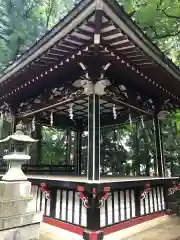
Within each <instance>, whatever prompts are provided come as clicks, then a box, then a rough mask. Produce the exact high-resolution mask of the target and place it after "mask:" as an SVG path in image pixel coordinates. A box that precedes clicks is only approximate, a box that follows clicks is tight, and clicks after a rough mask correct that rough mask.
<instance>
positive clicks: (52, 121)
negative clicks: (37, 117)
mask: <svg viewBox="0 0 180 240" xmlns="http://www.w3.org/2000/svg"><path fill="white" fill-rule="evenodd" d="M53 123H54V119H53V112H51V115H50V125H51V127H52V126H53Z"/></svg>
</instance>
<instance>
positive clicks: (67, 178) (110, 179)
mask: <svg viewBox="0 0 180 240" xmlns="http://www.w3.org/2000/svg"><path fill="white" fill-rule="evenodd" d="M27 176H28V178H31V179H42V180H43V179H46V180H55V181H68V182H94V183H95V182H98V183H106V182H128V181H145V180H160V179H173V178H174V179H177V178H178V177H118V176H117V177H101V179H100V180H99V181H88V180H87V177H86V176H65V175H63V176H52V175H27Z"/></svg>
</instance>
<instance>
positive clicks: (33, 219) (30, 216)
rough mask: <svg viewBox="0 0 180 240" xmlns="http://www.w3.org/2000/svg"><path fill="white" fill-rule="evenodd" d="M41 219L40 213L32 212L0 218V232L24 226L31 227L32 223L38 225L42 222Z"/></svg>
mask: <svg viewBox="0 0 180 240" xmlns="http://www.w3.org/2000/svg"><path fill="white" fill-rule="evenodd" d="M42 217H43V215H42V213H41V212H34V213H27V214H21V215H17V216H11V217H5V218H0V231H1V230H5V229H10V228H15V227H21V226H25V225H31V224H34V223H40V222H41V221H42Z"/></svg>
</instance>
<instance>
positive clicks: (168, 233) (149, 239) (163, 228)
mask: <svg viewBox="0 0 180 240" xmlns="http://www.w3.org/2000/svg"><path fill="white" fill-rule="evenodd" d="M125 240H180V217H172V218H171V219H170V220H169V221H168V222H166V223H164V224H161V225H159V226H157V227H154V228H151V229H149V230H146V231H144V232H141V233H138V234H136V235H134V236H132V237H128V238H126V239H125Z"/></svg>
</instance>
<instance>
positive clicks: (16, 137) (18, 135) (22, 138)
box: [0, 123, 38, 144]
mask: <svg viewBox="0 0 180 240" xmlns="http://www.w3.org/2000/svg"><path fill="white" fill-rule="evenodd" d="M9 141H15V142H22V143H26V144H31V143H35V142H37V141H38V140H35V139H33V138H31V137H29V136H28V135H25V134H24V133H23V124H22V123H19V124H18V125H17V126H16V132H15V133H14V134H12V135H10V136H8V137H6V138H4V139H2V140H0V143H6V142H9Z"/></svg>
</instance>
